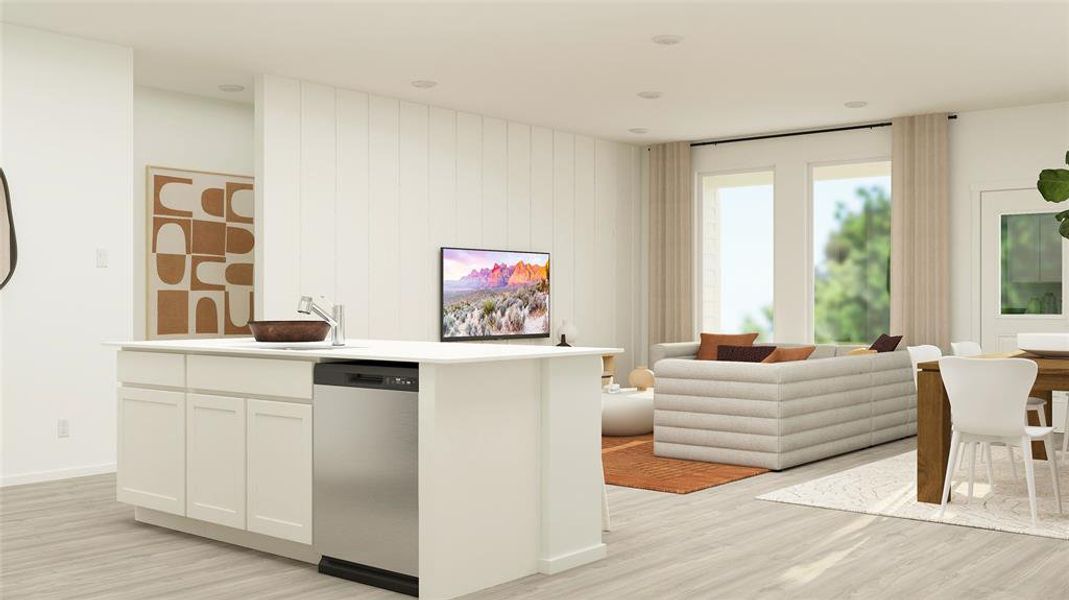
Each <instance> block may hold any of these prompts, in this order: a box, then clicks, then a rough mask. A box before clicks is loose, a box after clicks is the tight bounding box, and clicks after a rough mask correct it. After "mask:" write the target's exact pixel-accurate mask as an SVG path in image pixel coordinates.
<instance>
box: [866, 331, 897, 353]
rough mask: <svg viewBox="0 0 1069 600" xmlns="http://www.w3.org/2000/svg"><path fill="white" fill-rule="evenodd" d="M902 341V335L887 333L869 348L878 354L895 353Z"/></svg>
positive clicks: (881, 335)
mask: <svg viewBox="0 0 1069 600" xmlns="http://www.w3.org/2000/svg"><path fill="white" fill-rule="evenodd" d="M901 341H902V336H900V335H887V334H886V333H883V334H880V337H878V338H876V341H875V342H872V345H871V346H869V348H871V349H872V350H875V351H877V352H894V351H895V349H896V348H898V344H899V343H900V342H901Z"/></svg>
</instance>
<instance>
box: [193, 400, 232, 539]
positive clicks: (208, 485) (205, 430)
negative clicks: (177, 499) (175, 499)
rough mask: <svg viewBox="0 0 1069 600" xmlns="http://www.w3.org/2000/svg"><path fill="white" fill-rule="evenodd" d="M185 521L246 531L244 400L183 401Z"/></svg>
mask: <svg viewBox="0 0 1069 600" xmlns="http://www.w3.org/2000/svg"><path fill="white" fill-rule="evenodd" d="M186 516H187V517H191V518H194V519H201V520H203V521H209V522H211V523H218V524H220V525H226V526H228V527H234V528H237V529H245V400H244V399H243V398H234V397H231V396H204V395H201V394H189V396H188V397H187V398H186Z"/></svg>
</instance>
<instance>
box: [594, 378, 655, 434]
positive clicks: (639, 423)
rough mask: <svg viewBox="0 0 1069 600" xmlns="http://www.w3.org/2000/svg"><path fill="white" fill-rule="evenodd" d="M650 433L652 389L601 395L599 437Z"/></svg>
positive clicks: (651, 424) (651, 425)
mask: <svg viewBox="0 0 1069 600" xmlns="http://www.w3.org/2000/svg"><path fill="white" fill-rule="evenodd" d="M652 431H653V390H652V389H648V390H644V391H641V392H640V391H638V390H622V391H620V392H617V393H615V394H610V393H607V392H602V393H601V435H613V436H622V435H645V434H647V433H651V432H652Z"/></svg>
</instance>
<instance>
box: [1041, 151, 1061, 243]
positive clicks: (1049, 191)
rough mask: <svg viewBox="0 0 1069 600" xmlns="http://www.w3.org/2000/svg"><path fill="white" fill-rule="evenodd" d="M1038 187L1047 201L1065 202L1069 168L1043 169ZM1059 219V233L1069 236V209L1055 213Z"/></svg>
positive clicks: (1055, 216)
mask: <svg viewBox="0 0 1069 600" xmlns="http://www.w3.org/2000/svg"><path fill="white" fill-rule="evenodd" d="M1065 164H1066V165H1069V152H1066V153H1065ZM1036 189H1038V190H1039V193H1040V194H1042V195H1043V199H1044V200H1046V201H1047V202H1065V201H1066V200H1067V199H1069V169H1043V170H1042V171H1040V172H1039V181H1037V182H1036ZM1054 218H1055V219H1058V223H1060V224H1059V225H1058V233H1061V234H1062V237H1063V238H1069V210H1063V211H1062V212H1060V213H1058V214H1056V215H1054Z"/></svg>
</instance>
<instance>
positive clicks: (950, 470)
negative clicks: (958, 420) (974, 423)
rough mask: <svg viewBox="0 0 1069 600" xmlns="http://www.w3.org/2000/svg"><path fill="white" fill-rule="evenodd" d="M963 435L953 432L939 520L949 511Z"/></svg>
mask: <svg viewBox="0 0 1069 600" xmlns="http://www.w3.org/2000/svg"><path fill="white" fill-rule="evenodd" d="M960 437H961V434H960V433H958V432H956V431H955V432H953V433H952V434H951V439H950V460H948V461H947V472H946V478H945V479H944V480H943V502H942V504H941V505H940V507H939V518H940V519H942V518H943V514H944V513H946V511H947V500H948V499H949V498H950V487H951V480H952V479H953V478H954V467H955V465H957V464H958V462H957V461H958V455H959V454H961V453H962V452H961V443H960V442H959V441H958V439H959V438H960Z"/></svg>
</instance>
